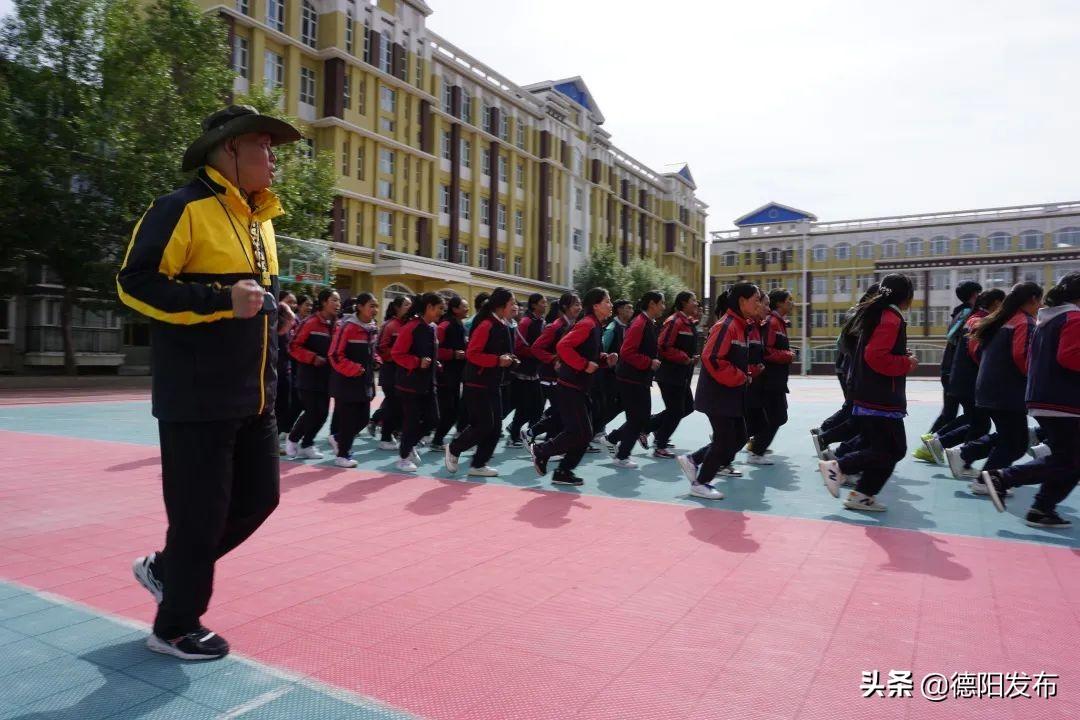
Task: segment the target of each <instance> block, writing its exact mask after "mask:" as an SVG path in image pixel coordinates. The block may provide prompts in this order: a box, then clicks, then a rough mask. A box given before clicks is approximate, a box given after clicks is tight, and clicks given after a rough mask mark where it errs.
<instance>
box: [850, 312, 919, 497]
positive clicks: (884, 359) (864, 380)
mask: <svg viewBox="0 0 1080 720" xmlns="http://www.w3.org/2000/svg"><path fill="white" fill-rule="evenodd" d="M909 372H911V361H910V359H909V358H908V354H907V322H906V321H905V320H904V316H903V314H902V313H901V312H900V310H899V309H898V308H896V306H894V305H890V306H888V307H886V308H885V309H884V310H882V312H881V318H880V320H879V321H878V324H877V327H875V328H874V329H873V331H872V332H870V333H863V334H862V335H860V336H859V341H858V344H857V345H856V347H855V353H854V354H853V357H852V358H851V373H850V375H849V376H848V391H849V392H850V393H851V399H852V404H853V405H854V408H853V410H852V416H853V417H855V418H857V419H858V422H859V439H860V443H859V446H858V448H856V449H854V450H852V451H851V452H849V453H847V454H846V455H844V456H843V457H841V458H840V460H839V462H840V470H841V472H843V473H844V474H846V475H854V474H856V473H862V477H860V478H859V481H858V484H857V485H856V487H855V489H856V491H858V492H860V493H862V494H863V495H868V496H870V497H873V496H874V495H877V494H878V493H879V492H880V491H881V488H883V487H884V486H885V483H886V481H888V479H889V476H890V475H892V472H893V470H894V469H895V468H896V464H897V463H898V462H900V461H901V460H902V459H903V458H904V453H906V452H907V439H906V438H905V436H904V416H905V415H906V414H907V387H906V385H907V380H906V378H907V374H908V373H909Z"/></svg>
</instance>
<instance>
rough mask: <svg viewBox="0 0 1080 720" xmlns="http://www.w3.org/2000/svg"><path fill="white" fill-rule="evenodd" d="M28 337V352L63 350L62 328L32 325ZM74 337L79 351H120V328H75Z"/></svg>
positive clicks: (76, 349)
mask: <svg viewBox="0 0 1080 720" xmlns="http://www.w3.org/2000/svg"><path fill="white" fill-rule="evenodd" d="M28 330H29V331H28V332H27V337H26V352H30V353H36V352H45V353H52V352H63V351H64V337H63V333H62V331H61V328H58V327H53V326H32V327H30V328H29V329H28ZM71 334H72V339H73V340H74V343H75V352H77V353H118V352H120V340H121V334H122V331H121V330H120V329H115V330H113V329H104V328H73V329H72V331H71Z"/></svg>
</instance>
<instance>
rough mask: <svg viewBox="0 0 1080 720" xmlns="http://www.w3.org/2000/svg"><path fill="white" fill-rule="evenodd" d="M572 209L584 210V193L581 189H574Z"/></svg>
mask: <svg viewBox="0 0 1080 720" xmlns="http://www.w3.org/2000/svg"><path fill="white" fill-rule="evenodd" d="M574 209H575V210H584V209H585V193H584V192H582V190H581V188H574Z"/></svg>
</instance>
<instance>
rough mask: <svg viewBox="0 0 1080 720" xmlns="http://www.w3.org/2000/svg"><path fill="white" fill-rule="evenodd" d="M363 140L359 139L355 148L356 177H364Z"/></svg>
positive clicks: (361, 178)
mask: <svg viewBox="0 0 1080 720" xmlns="http://www.w3.org/2000/svg"><path fill="white" fill-rule="evenodd" d="M363 142H364V141H363V140H361V141H360V143H361V144H360V147H358V148H356V179H357V180H363V179H364V146H363Z"/></svg>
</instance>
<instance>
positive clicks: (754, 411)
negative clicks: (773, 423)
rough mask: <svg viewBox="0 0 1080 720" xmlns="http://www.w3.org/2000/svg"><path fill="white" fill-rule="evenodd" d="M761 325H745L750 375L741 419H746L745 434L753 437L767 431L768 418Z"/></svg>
mask: <svg viewBox="0 0 1080 720" xmlns="http://www.w3.org/2000/svg"><path fill="white" fill-rule="evenodd" d="M761 333H762V330H761V325H759V324H758V323H756V322H752V321H751V322H749V323H748V324H747V326H746V358H747V375H749V376H750V385H749V386H748V387H747V388H746V406H745V407H746V410H745V412H744V414H743V419H744V420H745V421H746V434H747V435H748V436H750V437H753V436H754V434H755V433H758V432H761V433H767V432H768V426H769V420H768V418H767V417H766V416H765V397H764V396H765V393H764V385H762V384H761V382H760V380H761V375H762V373H764V372H765V347H764V344H763V341H762V339H761Z"/></svg>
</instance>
